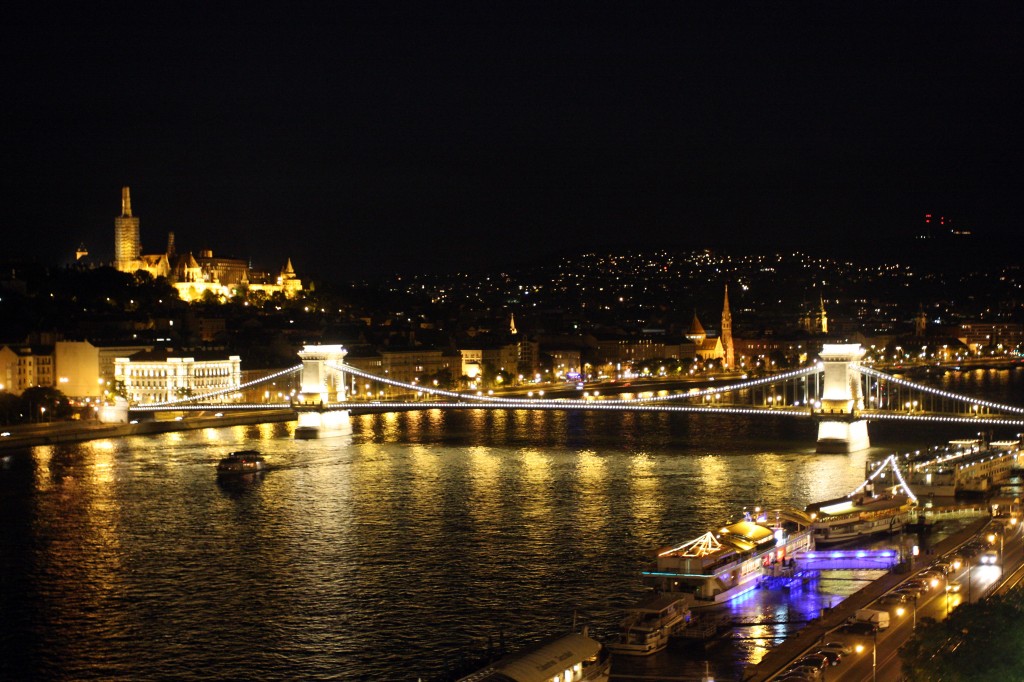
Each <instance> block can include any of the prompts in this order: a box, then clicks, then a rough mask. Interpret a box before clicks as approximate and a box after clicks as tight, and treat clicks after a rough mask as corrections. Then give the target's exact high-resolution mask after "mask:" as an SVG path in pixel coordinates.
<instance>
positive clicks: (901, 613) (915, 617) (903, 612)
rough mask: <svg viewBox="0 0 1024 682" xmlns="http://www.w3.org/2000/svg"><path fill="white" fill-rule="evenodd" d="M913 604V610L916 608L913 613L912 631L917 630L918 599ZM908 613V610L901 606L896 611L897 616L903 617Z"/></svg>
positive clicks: (915, 598)
mask: <svg viewBox="0 0 1024 682" xmlns="http://www.w3.org/2000/svg"><path fill="white" fill-rule="evenodd" d="M912 604H913V608H914V611H913V613H914V621H913V625H911V626H910V629H911V630H917V597H914V601H913V602H912ZM906 612H907V610H906V609H905V608H903V607H902V606H900V607H898V608H897V609H896V615H897V616H902V615H903V614H905V613H906Z"/></svg>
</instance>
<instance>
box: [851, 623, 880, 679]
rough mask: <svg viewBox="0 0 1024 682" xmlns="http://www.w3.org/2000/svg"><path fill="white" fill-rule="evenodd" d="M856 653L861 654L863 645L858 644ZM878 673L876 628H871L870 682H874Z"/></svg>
mask: <svg viewBox="0 0 1024 682" xmlns="http://www.w3.org/2000/svg"><path fill="white" fill-rule="evenodd" d="M856 650H857V653H858V654H859V653H863V651H864V645H863V644H858V645H857V647H856ZM877 673H878V626H877V625H876V626H874V627H872V628H871V682H876V680H877Z"/></svg>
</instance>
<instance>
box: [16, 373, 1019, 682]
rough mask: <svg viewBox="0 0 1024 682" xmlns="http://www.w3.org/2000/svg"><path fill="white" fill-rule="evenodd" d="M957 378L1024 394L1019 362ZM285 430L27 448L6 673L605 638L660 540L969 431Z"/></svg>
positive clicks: (572, 423)
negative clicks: (855, 436) (837, 439)
mask: <svg viewBox="0 0 1024 682" xmlns="http://www.w3.org/2000/svg"><path fill="white" fill-rule="evenodd" d="M942 382H943V383H944V385H945V386H946V387H947V388H949V389H951V390H956V391H958V392H965V393H969V394H974V391H973V390H972V389H976V388H979V387H984V388H986V392H987V394H988V395H989V396H991V397H993V399H1001V400H1009V401H1012V402H1015V403H1016V404H1021V403H1024V400H1021V399H1019V396H1021V395H1022V394H1024V390H1022V389H1024V370H1012V371H1004V372H1002V373H996V374H994V375H992V374H991V373H987V372H979V373H973V374H964V375H949V376H948V377H946V378H943V379H942ZM1015 396H1016V397H1018V399H1016V400H1014V397H1015ZM293 429H294V424H265V425H259V426H245V427H241V426H240V427H228V428H222V429H206V430H201V431H192V432H178V433H172V434H164V435H160V436H155V437H150V438H128V439H120V440H100V441H92V442H87V443H81V444H74V445H61V446H45V447H36V448H33V449H31V450H27V451H24V452H16V453H14V456H13V457H12V458H11V459H10V461H8V462H7V463H6V464H5V465H3V467H2V468H0V580H2V588H0V652H2V656H0V678H3V679H232V678H252V677H255V678H260V679H345V680H348V679H352V680H364V679H365V680H416V679H417V678H419V677H422V678H428V677H431V676H434V675H438V674H440V673H442V672H443V671H445V670H446V668H447V667H448V666H450V665H452V664H453V663H454V662H456V661H457V660H458V658H459V657H460V655H462V654H465V652H467V651H469V650H471V649H473V648H476V647H480V646H483V645H485V644H486V643H487V641H488V638H490V639H491V641H493V642H494V643H497V642H498V640H499V639H504V641H505V642H506V643H507V644H510V645H515V644H517V643H522V642H526V641H529V640H532V639H535V638H538V637H541V636H546V635H550V634H555V633H561V632H564V631H566V630H568V629H569V628H570V627H571V625H572V622H573V617H574V614H575V615H576V616H577V617H579V619H580V620H581V621H586V622H588V623H590V625H591V626H592V632H593V633H595V634H596V635H598V636H599V637H603V636H608V635H610V634H611V633H612V632H613V631H614V629H615V625H616V623H617V622H618V620H619V618H620V617H621V615H622V609H623V608H624V607H626V606H628V605H630V604H632V603H634V602H635V601H636V599H637V598H638V596H639V595H640V594H641V593H642V588H641V586H640V581H639V576H638V571H639V570H640V569H641V568H642V567H643V566H644V564H645V562H646V556H647V554H648V553H649V552H650V551H651V550H652V549H654V548H656V547H659V546H663V545H666V544H668V543H672V542H679V541H684V540H687V539H691V538H693V537H696V536H697V535H699V534H701V533H703V532H705V531H707V530H709V529H713V528H716V527H718V526H720V525H721V524H722V522H723V521H725V520H726V519H728V518H729V517H731V516H734V515H735V514H736V513H737V512H738V511H739V510H741V509H742V508H743V507H744V506H751V505H754V504H772V505H776V504H793V505H797V506H803V505H805V504H807V503H808V502H811V501H815V500H820V499H823V498H828V497H835V496H839V495H843V494H845V493H847V492H849V491H850V490H851V489H853V488H854V487H855V486H856V485H857V484H859V483H860V482H861V481H862V480H863V478H864V470H865V469H864V467H865V462H866V461H867V459H868V458H869V457H877V456H881V455H885V454H888V453H889V452H893V451H903V450H906V449H912V448H918V447H922V446H925V445H931V444H938V443H942V442H945V441H946V440H949V439H952V438H961V437H971V436H974V435H975V434H974V432H965V431H964V429H963V428H961V427H955V426H954V427H941V428H936V427H928V426H910V427H908V426H905V425H899V426H897V425H893V424H872V425H871V426H870V430H871V437H872V440H873V444H874V445H875V447H874V448H872V450H871V451H868V452H860V453H855V454H851V455H818V454H815V453H814V439H815V429H814V426H813V425H812V424H811V423H810V422H809V421H804V420H794V419H787V418H760V419H758V418H749V417H732V416H708V415H685V414H677V415H667V414H610V413H600V414H581V413H564V414H556V413H545V412H500V411H499V412H483V411H481V412H460V413H441V412H438V411H433V412H424V413H405V414H397V415H396V414H387V415H366V416H360V417H354V418H353V419H352V434H351V435H347V436H339V437H335V438H328V439H322V440H315V441H296V440H294V439H293V437H292V435H293ZM1011 434H1012V431H1011V432H999V431H997V432H996V433H995V434H994V435H995V436H996V437H1001V436H1006V435H1011ZM250 448H253V449H258V450H261V451H262V452H263V453H264V454H265V456H266V458H267V461H268V463H269V464H270V465H271V466H272V469H271V470H270V471H268V472H266V474H265V475H263V476H262V477H260V478H259V479H257V480H253V481H251V482H243V483H239V484H236V485H230V486H228V485H224V484H221V483H218V481H217V479H216V477H215V475H214V465H215V464H216V462H217V460H218V459H220V458H221V457H223V456H224V455H225V454H226V453H227V452H229V451H231V450H238V449H250ZM725 679H728V677H727V676H726V677H725Z"/></svg>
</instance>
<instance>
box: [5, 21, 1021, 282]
mask: <svg viewBox="0 0 1024 682" xmlns="http://www.w3.org/2000/svg"><path fill="white" fill-rule="evenodd" d="M25 4H31V5H32V7H31V8H27V9H26V8H23V9H20V10H16V11H11V10H5V14H6V16H5V17H4V19H3V21H2V22H0V24H2V28H0V35H2V42H0V50H2V52H3V65H2V66H0V68H2V70H3V85H4V88H3V90H4V92H3V105H2V111H3V126H2V133H0V134H2V135H3V140H4V142H3V154H2V158H3V162H2V163H3V173H2V178H3V208H4V215H3V221H4V224H5V227H4V230H3V233H4V239H3V254H2V255H0V260H5V259H11V258H20V257H27V258H35V259H38V260H42V261H52V262H59V261H62V260H66V259H67V258H68V257H69V255H70V254H71V253H72V252H73V250H74V248H75V247H76V246H77V245H78V244H79V243H80V242H84V243H85V245H86V246H87V247H88V248H89V249H90V250H91V251H92V252H93V253H94V254H96V255H98V256H105V257H107V258H109V257H110V256H111V255H112V252H113V218H114V217H115V216H116V215H117V214H118V213H119V212H120V188H121V186H122V185H125V184H127V185H130V186H131V188H132V204H133V208H134V212H135V214H136V215H138V216H140V217H141V221H142V225H141V232H142V243H143V250H144V252H147V253H155V252H161V251H163V250H164V247H165V244H166V234H167V231H168V230H174V231H175V233H176V239H177V243H178V246H179V250H192V251H197V250H199V249H202V248H212V249H213V250H214V251H215V253H219V254H222V255H233V256H237V257H242V258H249V259H251V260H253V261H254V263H255V264H256V265H262V266H265V267H268V268H277V267H279V266H280V265H281V264H282V263H283V260H284V257H286V256H291V258H292V260H293V262H294V264H295V267H296V269H297V270H298V273H299V275H300V276H303V277H304V278H308V277H309V276H311V275H315V276H317V277H318V278H320V279H347V278H349V277H351V276H356V275H359V276H365V275H373V274H380V273H388V272H393V271H405V272H411V271H415V270H418V269H429V270H434V271H438V270H440V271H444V270H447V269H476V268H479V267H494V266H498V265H502V264H509V265H513V264H519V263H523V262H528V261H529V260H531V259H535V258H539V257H546V256H549V255H551V254H556V253H557V254H565V253H572V252H574V251H586V250H592V249H605V248H622V247H627V246H634V247H641V248H652V247H679V246H681V247H689V246H713V247H727V248H728V247H738V248H743V249H746V250H753V251H757V250H760V251H772V250H775V249H781V248H791V247H795V246H800V247H806V248H818V247H822V248H824V247H827V246H830V245H831V246H833V247H834V246H835V245H836V244H838V243H841V242H842V241H843V240H847V239H849V238H850V237H851V236H855V237H854V238H855V239H856V241H857V242H858V246H863V245H864V244H877V243H878V241H879V240H881V239H884V238H887V237H891V236H892V235H898V234H904V233H906V234H910V233H912V232H914V231H915V230H916V229H917V228H918V226H919V224H920V222H921V219H922V216H923V214H924V213H934V214H945V215H947V216H950V217H952V218H953V219H954V220H955V221H956V224H958V225H960V226H964V227H971V228H973V230H974V231H975V233H976V234H978V235H984V237H985V238H993V239H995V238H1001V237H1006V236H1008V235H1015V234H1017V233H1018V231H1019V230H1020V227H1021V220H1020V216H1021V210H1020V208H1019V204H1020V200H1021V194H1022V192H1021V189H1022V182H1021V180H1022V178H1021V168H1022V153H1021V152H1022V148H1024V142H1022V138H1021V126H1020V123H1019V121H1020V120H1024V115H1022V111H1024V107H1022V104H1024V102H1022V100H1024V97H1022V91H1024V68H1022V67H1024V55H1022V47H1021V45H1022V44H1024V41H1022V32H1021V28H1022V17H1024V10H1022V9H1021V8H1022V7H1024V6H1022V5H1021V4H1020V3H1005V4H999V3H994V4H990V3H986V4H985V7H984V8H979V7H976V6H975V5H976V3H933V4H936V5H937V4H944V5H950V6H951V7H945V8H936V7H932V6H929V5H927V4H924V3H921V4H915V5H906V4H900V5H899V7H900V9H899V10H893V9H892V8H891V5H894V4H895V3H869V4H863V3H843V5H844V6H843V7H838V5H839V3H813V4H812V3H807V4H791V3H757V4H749V5H744V4H740V5H736V6H733V8H732V9H729V10H722V9H720V8H713V6H714V5H716V4H718V3H707V4H706V6H705V5H691V4H689V3H679V4H678V5H675V6H672V7H673V8H672V9H670V10H667V11H665V12H658V11H654V10H651V9H647V10H646V11H643V12H638V11H637V10H636V9H635V7H634V4H635V3H617V4H605V3H600V4H598V3H594V4H589V3H579V4H575V5H571V8H572V9H570V8H569V7H570V6H566V5H562V6H560V7H544V6H537V5H530V6H529V9H524V8H523V7H511V6H508V5H501V6H500V8H499V7H497V6H495V5H494V4H493V3H488V2H481V3H474V4H471V5H467V6H461V7H459V9H458V10H457V11H456V10H454V9H452V8H451V6H447V7H429V6H427V5H428V3H424V4H423V5H412V4H411V3H400V4H392V5H389V4H387V3H365V6H363V7H361V8H358V7H350V6H349V5H353V4H354V3H337V7H335V8H331V9H325V8H324V7H323V6H317V7H319V9H316V10H312V9H309V8H308V7H306V6H303V5H302V4H295V3H282V4H281V5H280V6H279V7H278V9H277V10H256V9H253V8H254V7H256V6H257V5H256V4H252V5H250V6H245V5H239V6H238V7H237V11H231V10H228V9H220V8H213V7H212V5H214V4H216V3H207V5H192V4H187V3H185V4H179V3H159V4H160V5H161V6H162V7H164V9H163V10H154V9H153V8H151V7H148V5H150V4H155V3H134V4H129V3H125V4H119V5H103V4H99V5H95V4H92V3H77V5H78V7H77V8H73V9H62V10H60V11H58V10H57V9H56V8H54V7H44V6H43V4H42V3H25ZM555 4H556V3H550V5H555ZM845 5H848V6H845ZM702 7H706V8H704V9H701V8H702ZM101 8H102V9H101Z"/></svg>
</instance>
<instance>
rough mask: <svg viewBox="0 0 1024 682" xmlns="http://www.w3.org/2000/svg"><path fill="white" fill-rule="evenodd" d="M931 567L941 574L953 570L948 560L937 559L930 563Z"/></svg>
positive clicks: (946, 573)
mask: <svg viewBox="0 0 1024 682" xmlns="http://www.w3.org/2000/svg"><path fill="white" fill-rule="evenodd" d="M932 569H934V570H936V571H938V572H939V573H941V574H942V575H949V572H950V571H952V570H953V564H951V563H949V562H948V561H937V562H935V563H934V564H932Z"/></svg>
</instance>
